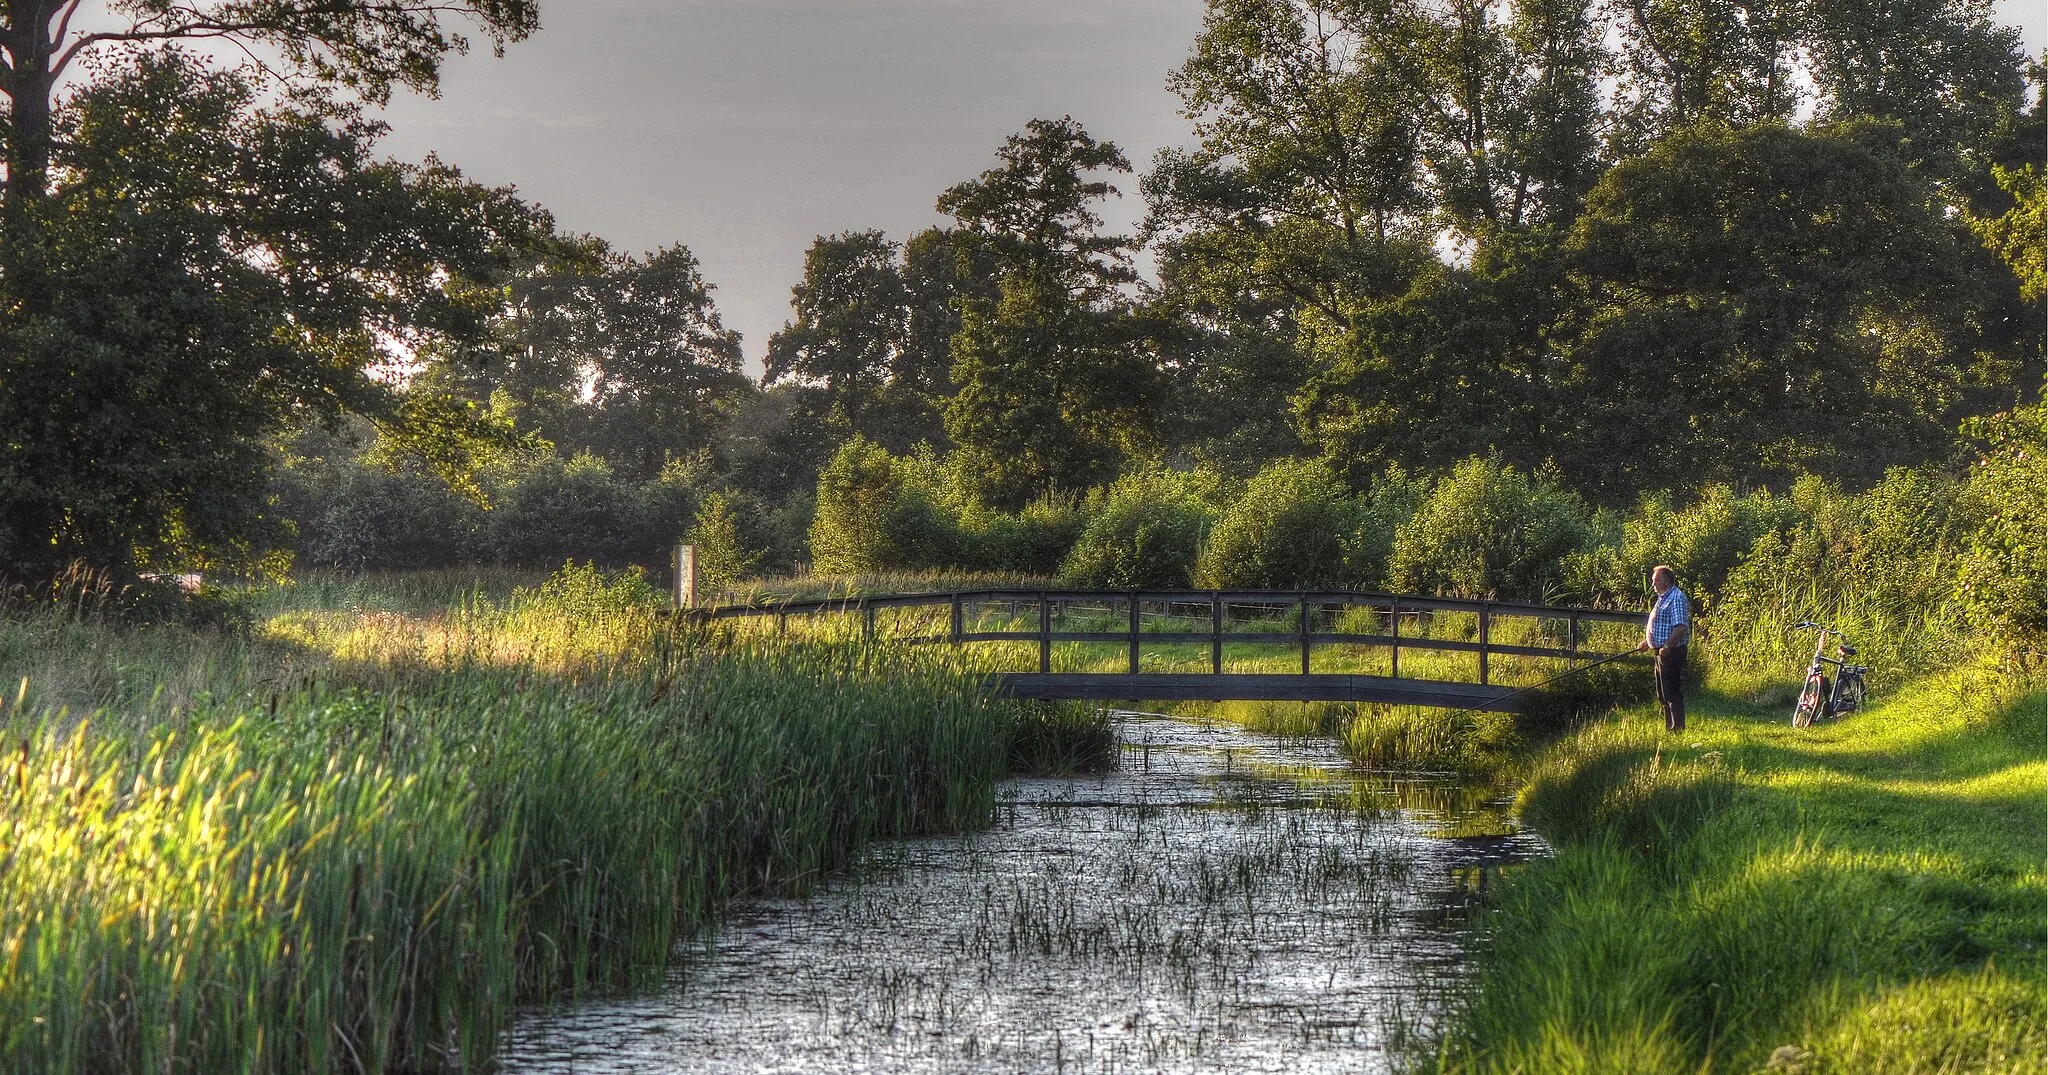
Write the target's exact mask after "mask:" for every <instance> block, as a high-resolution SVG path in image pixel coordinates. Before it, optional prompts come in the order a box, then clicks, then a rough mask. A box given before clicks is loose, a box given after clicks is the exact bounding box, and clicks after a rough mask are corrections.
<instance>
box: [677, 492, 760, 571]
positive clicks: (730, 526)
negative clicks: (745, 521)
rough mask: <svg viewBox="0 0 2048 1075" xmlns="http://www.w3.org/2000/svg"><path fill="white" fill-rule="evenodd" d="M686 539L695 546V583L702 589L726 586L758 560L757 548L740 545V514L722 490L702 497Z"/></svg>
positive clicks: (752, 567)
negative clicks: (748, 548) (702, 499)
mask: <svg viewBox="0 0 2048 1075" xmlns="http://www.w3.org/2000/svg"><path fill="white" fill-rule="evenodd" d="M686 540H688V541H689V543H690V544H692V545H694V546H696V547H697V585H698V587H699V589H700V590H701V591H702V592H705V593H718V592H721V591H723V590H725V589H726V588H727V587H729V586H731V585H732V584H733V583H735V582H737V581H739V580H740V579H742V578H745V577H746V575H747V573H748V572H750V571H752V570H753V569H754V565H755V564H758V563H760V562H761V554H760V552H758V551H748V550H747V549H746V548H744V547H743V546H741V545H740V524H739V517H738V516H737V515H736V514H734V512H733V510H732V505H731V503H730V502H728V501H727V500H726V498H725V496H724V494H722V493H712V494H711V495H710V496H707V497H705V498H704V502H703V503H702V504H701V505H699V506H698V508H697V521H696V522H695V523H692V524H691V526H690V532H689V534H688V535H687V538H686Z"/></svg>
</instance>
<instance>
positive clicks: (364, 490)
mask: <svg viewBox="0 0 2048 1075" xmlns="http://www.w3.org/2000/svg"><path fill="white" fill-rule="evenodd" d="M274 488H275V490H276V492H277V499H278V501H279V506H280V508H282V509H283V511H284V512H285V514H286V515H287V517H289V518H292V519H293V520H294V522H295V523H296V524H297V527H298V553H299V558H300V560H302V561H303V562H304V563H305V564H306V565H307V566H310V567H320V568H330V569H340V570H344V571H365V570H400V571H405V570H420V569H424V568H436V567H447V566H450V565H453V564H460V563H468V562H471V561H473V560H476V559H481V558H484V557H486V556H487V555H488V553H489V549H488V546H487V544H486V542H485V539H484V529H485V515H484V512H483V509H482V508H481V507H479V506H478V505H477V504H476V503H474V502H473V501H471V500H469V499H467V498H465V497H462V496H459V495H457V494H456V493H455V492H454V491H453V490H451V489H449V488H448V486H447V485H446V484H445V483H443V482H442V481H441V480H440V479H438V478H436V477H434V476H433V475H431V474H426V473H423V472H421V471H419V470H417V469H412V468H400V469H396V470H392V469H384V468H380V467H371V466H365V465H362V464H360V463H358V462H356V461H354V460H341V461H338V462H334V463H327V464H323V465H320V466H319V467H317V468H308V469H307V470H302V471H298V472H289V471H288V472H286V473H285V474H284V475H281V476H280V480H279V482H278V483H276V486H274Z"/></svg>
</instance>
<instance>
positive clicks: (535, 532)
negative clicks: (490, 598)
mask: <svg viewBox="0 0 2048 1075" xmlns="http://www.w3.org/2000/svg"><path fill="white" fill-rule="evenodd" d="M490 493H491V500H492V506H491V510H490V512H489V513H488V514H487V515H486V516H485V522H486V529H487V532H488V535H489V541H490V545H491V548H492V550H493V551H494V552H495V553H496V557H495V558H496V559H497V561H498V562H499V563H502V564H508V565H511V566H514V567H534V568H547V567H553V566H554V565H556V564H559V563H562V562H563V561H565V560H570V559H578V560H594V561H596V562H598V563H601V564H613V565H618V564H629V563H633V562H635V561H638V560H645V559H652V558H656V557H660V556H661V555H662V548H663V546H665V545H666V544H668V542H670V541H673V540H674V538H675V536H676V535H677V534H678V533H679V532H680V531H681V529H682V519H675V520H673V521H672V522H671V523H670V524H669V527H668V528H667V533H666V535H665V537H664V538H661V539H652V540H650V539H649V538H648V536H647V534H646V533H645V532H644V529H643V527H644V523H645V520H644V519H643V517H642V513H641V511H640V509H639V503H638V497H637V495H636V490H635V488H634V485H633V484H632V483H630V482H626V481H622V480H620V479H619V477H618V475H617V474H615V473H614V472H613V471H612V468H611V465H610V464H608V463H606V462H605V461H604V460H603V459H600V458H598V457H597V456H595V455H591V454H590V453H588V452H585V453H582V454H579V455H577V456H576V457H575V458H573V459H570V460H569V461H568V462H566V463H565V462H563V461H562V460H560V459H558V458H549V459H547V460H545V461H544V462H542V463H540V464H539V465H538V466H534V467H532V468H530V469H528V470H526V471H524V472H522V473H518V474H516V475H514V476H513V477H512V478H511V479H510V480H509V481H506V482H503V483H502V484H498V485H496V487H495V488H492V489H491V490H490Z"/></svg>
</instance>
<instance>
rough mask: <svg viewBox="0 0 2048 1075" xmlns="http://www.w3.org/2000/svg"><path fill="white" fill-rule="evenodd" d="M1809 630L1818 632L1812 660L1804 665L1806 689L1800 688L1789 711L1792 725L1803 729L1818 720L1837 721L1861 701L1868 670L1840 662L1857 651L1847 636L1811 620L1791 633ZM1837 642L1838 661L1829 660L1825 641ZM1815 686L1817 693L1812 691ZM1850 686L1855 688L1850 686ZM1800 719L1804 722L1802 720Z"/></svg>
mask: <svg viewBox="0 0 2048 1075" xmlns="http://www.w3.org/2000/svg"><path fill="white" fill-rule="evenodd" d="M1806 628H1812V629H1813V630H1815V631H1817V632H1819V638H1817V639H1815V641H1814V644H1813V659H1812V660H1810V661H1808V662H1807V664H1806V679H1805V683H1806V686H1805V687H1803V688H1801V690H1800V696H1799V702H1798V704H1797V705H1796V706H1795V707H1794V708H1793V710H1792V723H1793V724H1794V725H1796V726H1801V727H1804V726H1805V725H1807V724H1811V723H1812V722H1813V721H1814V720H1816V719H1818V718H1821V717H1836V716H1840V715H1841V714H1843V713H1847V712H1849V711H1851V710H1853V709H1855V708H1856V707H1857V706H1858V705H1860V704H1862V701H1863V676H1864V674H1865V673H1867V672H1869V671H1870V669H1869V668H1867V667H1864V666H1862V665H1853V664H1850V663H1848V662H1847V661H1846V660H1844V659H1843V658H1847V657H1853V656H1855V655H1856V651H1855V649H1854V648H1853V647H1851V646H1849V645H1848V639H1847V636H1845V635H1843V634H1842V632H1840V631H1837V630H1835V629H1833V628H1831V627H1828V626H1827V625H1826V624H1820V623H1815V622H1813V621H1812V620H1801V621H1799V622H1798V623H1795V624H1793V625H1792V629H1793V630H1795V631H1797V630H1804V629H1806ZM1830 635H1832V636H1834V637H1835V638H1836V639H1838V640H1840V641H1838V642H1837V643H1836V648H1837V650H1838V651H1839V652H1840V653H1841V657H1839V658H1838V657H1830V656H1828V637H1829V636H1830ZM1829 665H1833V666H1834V670H1835V674H1834V675H1832V676H1830V675H1828V666H1829ZM1816 682H1818V684H1819V689H1818V692H1816V691H1815V690H1814V685H1815V683H1816ZM1852 682H1853V684H1854V688H1853V689H1851V688H1850V686H1849V684H1851V683H1852ZM1802 718H1803V719H1802Z"/></svg>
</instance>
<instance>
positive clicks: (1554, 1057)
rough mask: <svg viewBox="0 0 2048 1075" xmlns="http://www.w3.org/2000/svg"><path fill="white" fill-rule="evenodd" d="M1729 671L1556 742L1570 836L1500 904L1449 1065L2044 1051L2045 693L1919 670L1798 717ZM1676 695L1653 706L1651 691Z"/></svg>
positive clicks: (1961, 1059) (1897, 1068)
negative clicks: (1725, 690) (1882, 692)
mask: <svg viewBox="0 0 2048 1075" xmlns="http://www.w3.org/2000/svg"><path fill="white" fill-rule="evenodd" d="M1784 701H1785V699H1783V698H1781V697H1777V696H1774V695H1772V694H1770V693H1769V692H1765V694H1763V695H1757V694H1746V695H1732V694H1717V693H1712V692H1709V693H1708V694H1707V695H1706V696H1705V697H1704V698H1702V699H1701V700H1700V702H1699V704H1698V705H1697V706H1696V708H1695V710H1694V713H1693V716H1692V723H1691V727H1690V728H1689V730H1688V732H1687V733H1686V734H1685V735H1684V736H1682V737H1667V736H1665V735H1664V733H1663V730H1662V724H1661V720H1660V718H1658V717H1657V716H1656V715H1655V714H1654V713H1653V712H1650V711H1648V709H1638V710H1635V711H1632V712H1628V713H1626V714H1625V715H1624V716H1623V717H1621V718H1618V719H1614V720H1609V721H1603V722H1600V723H1598V724H1596V725H1593V726H1590V727H1588V728H1586V729H1584V730H1582V731H1581V732H1579V733H1577V734H1575V735H1573V736H1570V737H1568V738H1566V739H1564V740H1562V741H1560V742H1559V743H1557V744H1556V745H1555V746H1553V747H1551V748H1549V749H1548V750H1545V751H1543V752H1541V753H1540V754H1539V755H1538V756H1537V758H1536V759H1535V760H1534V762H1533V765H1534V768H1533V771H1532V773H1531V775H1530V777H1529V779H1528V781H1527V783H1526V785H1525V787H1524V790H1523V791H1522V793H1521V799H1520V804H1519V805H1520V809H1521V812H1522V814H1523V816H1524V818H1525V819H1526V820H1527V821H1528V822H1529V823H1531V824H1532V825H1534V826H1535V827H1536V828H1538V829H1539V830H1540V831H1542V832H1544V833H1545V834H1546V835H1548V836H1549V837H1550V838H1551V839H1552V840H1553V841H1554V842H1555V843H1556V844H1557V845H1558V855H1557V858H1556V859H1555V860H1554V861H1551V862H1547V863H1543V864H1539V865H1536V866H1533V867H1531V868H1528V869H1526V870H1525V871H1523V872H1521V873H1520V874H1519V875H1517V876H1516V877H1514V878H1513V879H1512V880H1511V881H1510V883H1509V884H1507V885H1506V886H1505V889H1504V891H1503V893H1502V895H1501V897H1500V900H1499V902H1498V904H1497V910H1498V913H1497V914H1495V915H1494V916H1492V917H1493V923H1494V924H1493V926H1492V927H1491V936H1490V939H1489V942H1488V944H1487V947H1486V950H1485V953H1484V955H1483V957H1482V960H1481V965H1480V968H1479V971H1478V976H1477V987H1476V988H1475V989H1474V990H1473V991H1472V992H1471V993H1469V994H1468V995H1466V996H1465V997H1464V998H1462V1000H1461V1002H1460V1006H1459V1007H1458V1009H1457V1013H1456V1017H1455V1019H1454V1020H1453V1022H1452V1025H1451V1028H1450V1031H1449V1034H1448V1036H1447V1037H1446V1038H1445V1039H1444V1041H1443V1042H1442V1047H1441V1053H1440V1054H1439V1055H1438V1056H1437V1057H1436V1058H1434V1059H1433V1060H1432V1061H1431V1062H1430V1063H1429V1064H1427V1065H1425V1066H1428V1067H1433V1068H1437V1069H1440V1070H1444V1071H1456V1072H1529V1073H1534V1072H1615V1073H1623V1072H1697V1071H1709V1072H1750V1071H1759V1070H1772V1071H1778V1070H1783V1071H1800V1072H1807V1073H1818V1072H2005V1071H2014V1072H2018V1071H2028V1072H2033V1071H2040V1070H2042V1067H2043V1064H2044V1050H2048V1034H2044V1020H2048V1006H2044V1000H2043V993H2044V980H2043V958H2044V950H2048V949H2044V944H2048V930H2044V925H2043V900H2044V892H2048V887H2044V886H2048V879H2044V872H2043V853H2044V841H2048V771H2044V761H2043V755H2044V742H2043V707H2044V704H2048V703H2044V697H2043V694H2042V693H2041V691H2040V690H2039V689H2038V686H2037V685H2028V684H2015V683H2014V681H2012V680H2011V679H2009V678H2006V677H2004V676H2002V675H2000V674H1997V673H1993V672H1990V671H1983V670H1979V671H1965V672H1951V673H1945V674H1929V675H1923V676H1920V677H1918V678H1916V679H1914V680H1912V681H1910V682H1907V683H1905V684H1903V685H1901V686H1900V687H1899V688H1898V689H1896V690H1895V691H1893V692H1892V693H1890V694H1889V695H1888V696H1885V697H1883V698H1880V699H1879V700H1878V701H1877V703H1876V704H1875V705H1873V706H1872V707H1871V708H1869V709H1867V710H1866V711H1864V712H1862V713H1858V714H1855V715H1852V716H1850V717H1848V718H1846V719H1844V720H1843V721H1841V722H1839V723H1836V724H1828V725H1823V726H1821V727H1817V728H1813V729H1804V730H1802V729H1794V728H1792V727H1790V726H1789V724H1788V723H1787V720H1786V717H1785V710H1786V709H1788V708H1789V705H1781V704H1780V703H1781V702H1784ZM1649 708H1654V707H1649Z"/></svg>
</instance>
